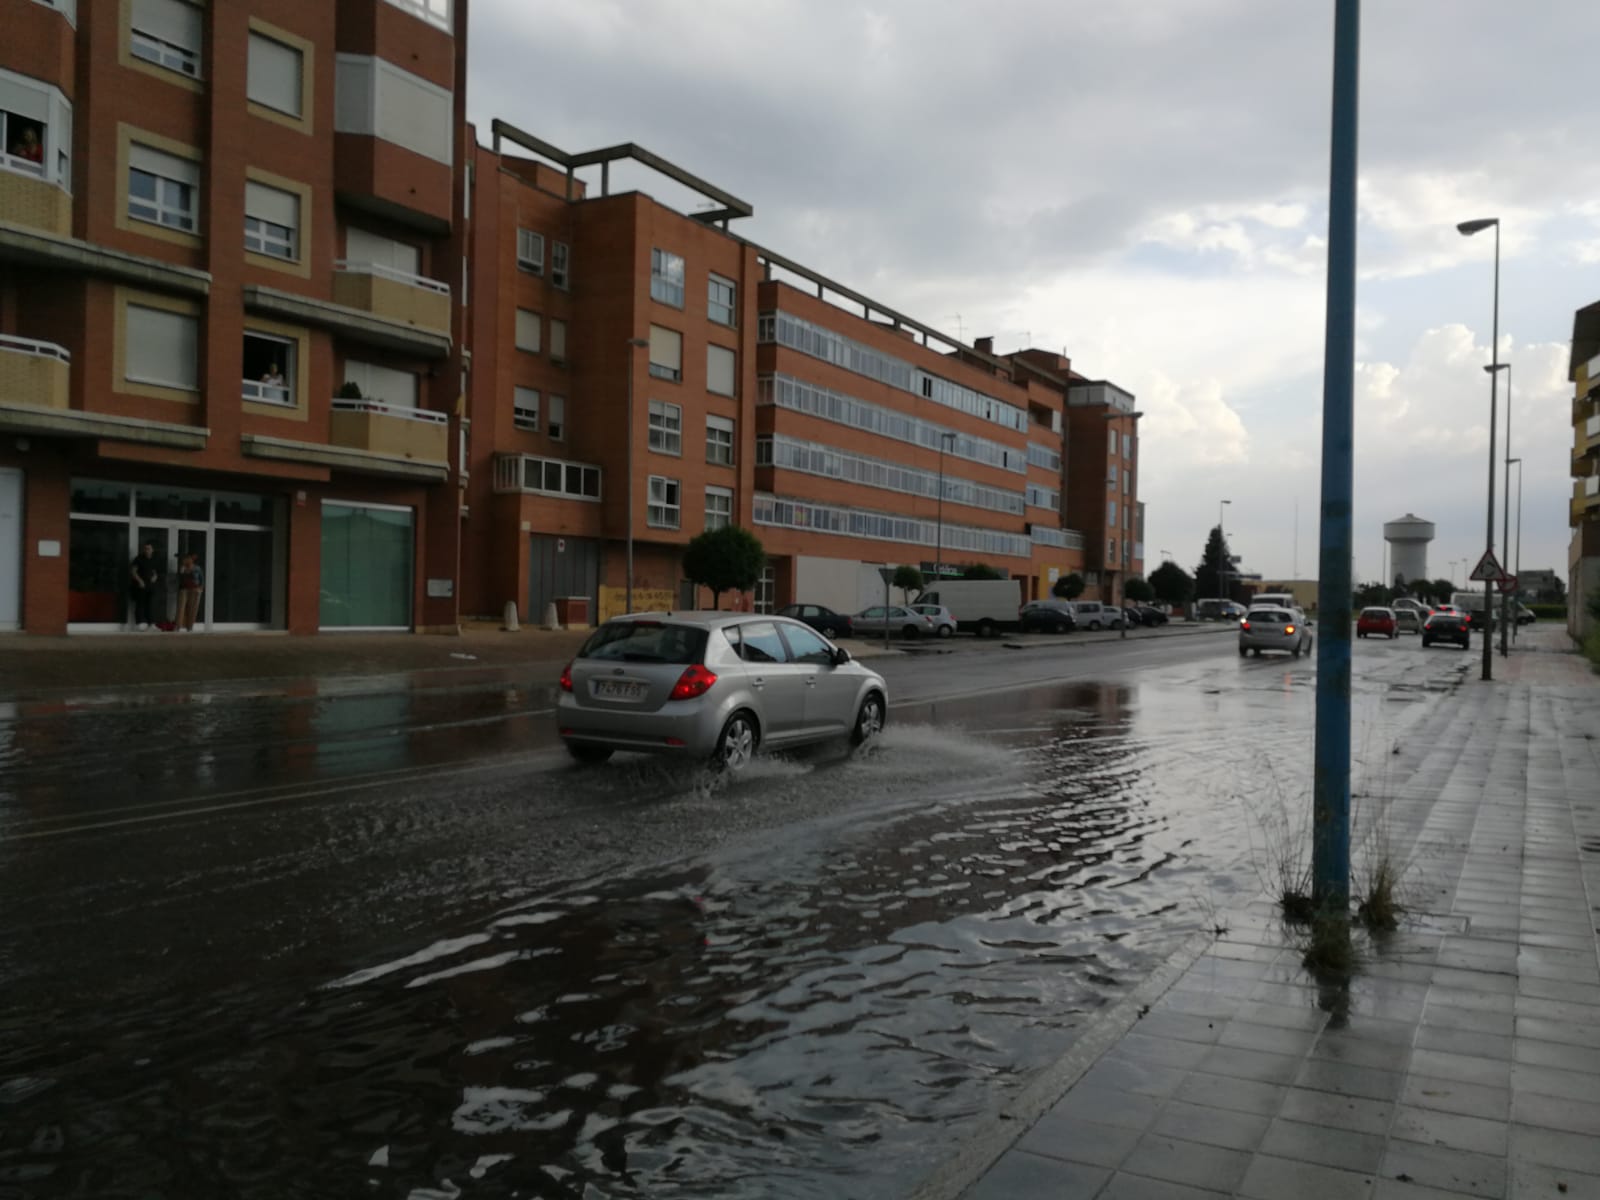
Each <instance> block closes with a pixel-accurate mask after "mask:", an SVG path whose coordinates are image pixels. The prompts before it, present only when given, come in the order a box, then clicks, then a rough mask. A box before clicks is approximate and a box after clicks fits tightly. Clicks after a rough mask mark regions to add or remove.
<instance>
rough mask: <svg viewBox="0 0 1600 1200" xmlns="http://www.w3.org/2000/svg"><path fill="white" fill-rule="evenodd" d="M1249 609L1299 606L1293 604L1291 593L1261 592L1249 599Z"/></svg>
mask: <svg viewBox="0 0 1600 1200" xmlns="http://www.w3.org/2000/svg"><path fill="white" fill-rule="evenodd" d="M1250 607H1251V608H1293V609H1298V608H1299V607H1300V606H1299V605H1298V604H1297V603H1295V599H1294V594H1293V593H1292V592H1261V593H1259V594H1258V595H1254V596H1251V597H1250Z"/></svg>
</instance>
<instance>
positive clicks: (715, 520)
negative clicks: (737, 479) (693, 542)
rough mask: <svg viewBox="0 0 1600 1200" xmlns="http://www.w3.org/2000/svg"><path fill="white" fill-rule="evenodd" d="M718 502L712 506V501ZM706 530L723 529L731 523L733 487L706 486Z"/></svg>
mask: <svg viewBox="0 0 1600 1200" xmlns="http://www.w3.org/2000/svg"><path fill="white" fill-rule="evenodd" d="M713 500H715V501H718V502H719V504H718V506H716V507H713V505H712V501H713ZM705 518H706V523H705V528H706V532H708V533H709V532H710V531H711V530H713V529H724V528H726V527H727V526H729V525H732V524H733V489H732V488H725V487H713V486H710V485H707V487H706V512H705Z"/></svg>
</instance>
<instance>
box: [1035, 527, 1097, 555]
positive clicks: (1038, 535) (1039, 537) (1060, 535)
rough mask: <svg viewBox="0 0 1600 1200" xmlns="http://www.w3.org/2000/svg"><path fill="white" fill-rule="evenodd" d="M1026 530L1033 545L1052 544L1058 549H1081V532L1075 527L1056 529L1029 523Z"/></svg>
mask: <svg viewBox="0 0 1600 1200" xmlns="http://www.w3.org/2000/svg"><path fill="white" fill-rule="evenodd" d="M1028 532H1029V534H1030V535H1031V536H1032V538H1033V544H1034V545H1035V546H1054V547H1056V548H1057V549H1059V550H1082V549H1083V534H1081V533H1079V532H1078V531H1077V530H1076V529H1056V528H1055V527H1054V526H1050V525H1030V526H1029V527H1028Z"/></svg>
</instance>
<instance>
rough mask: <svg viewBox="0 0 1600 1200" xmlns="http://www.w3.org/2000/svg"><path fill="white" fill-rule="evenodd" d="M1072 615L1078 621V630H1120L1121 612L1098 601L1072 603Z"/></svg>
mask: <svg viewBox="0 0 1600 1200" xmlns="http://www.w3.org/2000/svg"><path fill="white" fill-rule="evenodd" d="M1072 615H1073V616H1074V617H1076V618H1077V619H1078V628H1079V629H1121V628H1122V620H1123V618H1122V610H1121V609H1120V608H1117V607H1116V606H1115V605H1112V604H1101V603H1100V602H1099V601H1098V600H1074V601H1072Z"/></svg>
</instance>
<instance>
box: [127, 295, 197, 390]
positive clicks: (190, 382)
mask: <svg viewBox="0 0 1600 1200" xmlns="http://www.w3.org/2000/svg"><path fill="white" fill-rule="evenodd" d="M126 328H127V338H126V341H125V342H124V345H125V347H126V363H125V366H124V370H123V373H124V374H125V375H126V376H127V378H128V379H129V380H131V381H132V382H134V383H148V384H153V385H154V386H156V387H168V388H178V389H180V390H182V391H186V392H193V391H197V390H198V389H199V386H200V367H199V363H200V322H199V321H198V320H197V319H196V318H194V317H192V316H189V315H187V314H185V313H175V312H168V311H167V310H166V309H164V308H145V307H144V306H143V305H140V304H130V305H128V315H127V327H126Z"/></svg>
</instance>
